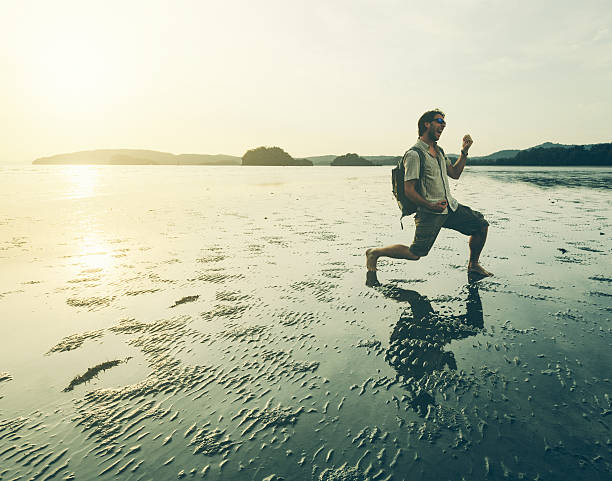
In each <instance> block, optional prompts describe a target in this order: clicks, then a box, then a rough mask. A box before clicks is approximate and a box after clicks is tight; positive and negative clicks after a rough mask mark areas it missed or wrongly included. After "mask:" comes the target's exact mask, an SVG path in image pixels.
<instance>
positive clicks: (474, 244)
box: [468, 225, 493, 277]
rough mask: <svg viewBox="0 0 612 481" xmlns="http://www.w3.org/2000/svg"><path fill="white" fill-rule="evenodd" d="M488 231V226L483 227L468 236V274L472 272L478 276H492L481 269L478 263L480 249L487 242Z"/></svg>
mask: <svg viewBox="0 0 612 481" xmlns="http://www.w3.org/2000/svg"><path fill="white" fill-rule="evenodd" d="M488 231H489V226H487V225H485V226H482V227H481V228H480V231H478V232H476V233H474V234H472V235H471V236H470V241H469V245H470V260H469V262H468V272H473V273H476V274H480V275H481V276H485V277H489V276H492V275H493V274H492V273H490V272H489V271H488V270H486V269H485V268H484V267H482V266H481V265H480V263H479V259H480V253H481V252H482V248H483V247H484V245H485V242H486V241H487V232H488Z"/></svg>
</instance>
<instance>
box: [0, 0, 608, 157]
mask: <svg viewBox="0 0 612 481" xmlns="http://www.w3.org/2000/svg"><path fill="white" fill-rule="evenodd" d="M611 29H612V2H610V0H601V1H600V0H594V1H589V0H584V1H581V2H577V1H575V0H572V1H566V0H543V1H538V0H529V1H509V0H503V1H491V0H489V1H479V0H454V1H446V0H438V1H432V2H424V1H418V2H417V1H411V0H377V1H374V0H372V1H366V0H352V1H338V0H324V1H320V0H307V1H293V0H278V1H277V0H260V1H258V0H217V1H207V0H200V1H184V0H172V1H160V0H146V1H130V0H121V1H114V0H104V1H89V0H85V1H84V0H74V1H72V0H49V1H47V0H39V1H30V0H14V1H13V0H0V89H1V92H2V96H1V102H0V124H1V128H2V131H1V132H2V134H1V138H2V142H1V152H0V161H28V162H29V161H31V160H33V159H34V158H36V157H40V156H44V155H52V154H56V153H62V152H72V151H77V150H85V149H96V148H143V149H153V150H162V151H167V152H174V153H208V154H216V153H224V154H231V155H239V156H241V155H242V154H243V153H244V152H245V151H246V150H247V149H250V148H253V147H257V146H260V145H269V146H272V145H278V146H280V147H282V148H284V149H285V150H286V151H287V152H289V153H290V154H291V155H293V156H294V157H302V156H309V155H322V154H343V153H346V152H357V153H359V154H361V155H377V154H380V155H399V154H401V153H403V151H404V150H406V149H407V148H409V147H410V145H412V143H413V142H414V140H415V138H416V121H417V118H418V117H419V115H420V114H421V113H422V112H423V111H425V110H427V109H429V108H432V107H439V108H442V109H443V110H444V111H445V112H446V115H447V122H448V125H447V128H446V131H445V132H444V134H443V136H442V138H441V140H440V144H441V145H442V146H443V147H445V149H446V151H447V152H457V151H458V150H459V145H460V138H461V136H462V135H463V134H464V133H468V132H469V133H470V134H471V135H472V137H473V138H474V139H475V144H474V146H473V149H472V152H473V154H475V155H483V154H488V153H491V152H494V151H496V150H501V149H504V148H526V147H530V146H533V145H536V144H538V143H541V142H544V141H553V142H562V143H580V144H583V143H595V142H610V141H612V135H611V132H612V114H611V107H612V105H611V104H612V101H611V99H612V93H611V92H612V88H611V87H610V86H611V85H612V32H611Z"/></svg>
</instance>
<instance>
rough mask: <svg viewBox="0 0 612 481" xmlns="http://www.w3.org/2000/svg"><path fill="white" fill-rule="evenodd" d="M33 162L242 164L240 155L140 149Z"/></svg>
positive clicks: (101, 152)
mask: <svg viewBox="0 0 612 481" xmlns="http://www.w3.org/2000/svg"><path fill="white" fill-rule="evenodd" d="M32 163H33V164H88V165H240V163H241V159H240V157H234V156H231V155H221V154H220V155H207V154H180V155H175V154H171V153H169V152H157V151H155V150H138V149H100V150H84V151H80V152H71V153H67V154H57V155H52V156H50V157H40V158H38V159H36V160H34V162H32Z"/></svg>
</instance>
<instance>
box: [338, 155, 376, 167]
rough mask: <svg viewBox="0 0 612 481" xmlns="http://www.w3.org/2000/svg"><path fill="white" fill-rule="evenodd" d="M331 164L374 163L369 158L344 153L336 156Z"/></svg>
mask: <svg viewBox="0 0 612 481" xmlns="http://www.w3.org/2000/svg"><path fill="white" fill-rule="evenodd" d="M330 165H332V166H348V165H353V166H372V165H374V164H373V163H372V162H371V161H370V160H368V159H364V158H363V157H359V156H358V155H357V154H344V155H341V156H339V157H336V158H335V159H334V160H333V161H332V163H331V164H330Z"/></svg>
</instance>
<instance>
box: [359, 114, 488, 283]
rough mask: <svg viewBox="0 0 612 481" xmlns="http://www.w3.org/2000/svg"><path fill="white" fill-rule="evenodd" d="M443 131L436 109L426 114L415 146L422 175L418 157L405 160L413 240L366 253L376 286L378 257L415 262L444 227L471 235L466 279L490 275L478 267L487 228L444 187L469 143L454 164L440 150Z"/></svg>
mask: <svg viewBox="0 0 612 481" xmlns="http://www.w3.org/2000/svg"><path fill="white" fill-rule="evenodd" d="M444 127H446V121H445V120H444V112H442V111H440V110H430V111H428V112H425V113H424V114H423V115H422V116H421V118H420V119H419V122H418V128H419V139H418V140H417V143H416V144H415V145H414V147H416V148H417V149H420V150H421V151H422V152H423V153H424V154H425V162H424V171H423V172H421V162H420V157H419V154H418V152H414V151H412V150H409V151H408V152H406V155H405V156H404V160H403V161H404V169H405V173H404V192H405V193H406V196H407V197H408V198H409V199H410V200H412V201H413V202H414V203H415V204H416V205H417V206H418V208H417V212H416V215H415V219H414V222H415V224H416V230H415V232H414V241H413V242H412V245H411V246H410V247H408V246H405V245H402V244H395V245H391V246H387V247H379V248H374V249H368V250H367V251H366V266H367V268H368V283H369V284H375V283H377V282H376V262H377V260H378V258H379V257H392V258H394V259H408V260H412V261H417V260H419V259H420V258H421V257H424V256H426V255H427V254H428V253H429V250H430V249H431V247H432V246H433V244H434V242H435V240H436V237H438V233H439V232H440V229H441V228H442V227H445V228H447V229H453V230H456V231H459V232H461V233H462V234H465V235H468V236H470V240H469V246H470V259H469V261H468V275H469V276H472V277H473V276H475V277H477V278H482V277H488V276H492V275H493V274H491V273H490V272H489V271H487V270H486V269H484V268H483V267H482V266H481V265H480V263H479V257H480V253H481V252H482V248H483V247H484V244H485V241H486V239H487V231H488V227H489V223H488V222H487V221H486V220H485V218H484V217H483V216H482V214H481V213H480V212H476V211H473V210H472V209H470V208H469V207H467V206H465V205H461V204H459V203H458V202H457V201H456V200H455V199H454V198H453V196H452V195H451V193H450V188H449V185H448V177H449V176H450V177H452V178H453V179H458V178H459V177H460V176H461V173H462V172H463V168H464V167H465V162H466V160H467V156H468V151H469V150H470V147H471V146H472V143H473V140H472V138H471V137H470V136H469V135H465V136H464V137H463V147H462V148H461V156H460V157H459V158H458V159H457V161H456V162H455V163H454V164H453V163H451V162H450V160H449V159H448V157H446V155H444V153H443V152H442V151H441V150H440V148H439V147H438V140H439V139H440V135H442V132H443V131H444ZM419 179H420V180H419Z"/></svg>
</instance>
